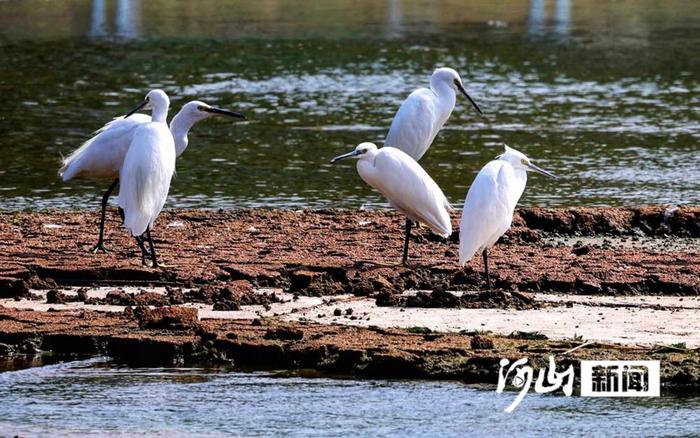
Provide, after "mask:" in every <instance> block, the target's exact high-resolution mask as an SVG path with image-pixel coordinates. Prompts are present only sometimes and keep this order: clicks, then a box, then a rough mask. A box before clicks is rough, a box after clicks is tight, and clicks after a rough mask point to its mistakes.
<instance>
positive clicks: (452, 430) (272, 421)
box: [0, 359, 700, 436]
mask: <svg viewBox="0 0 700 438" xmlns="http://www.w3.org/2000/svg"><path fill="white" fill-rule="evenodd" d="M0 393H1V394H3V403H2V404H0V435H5V434H8V435H12V434H17V433H19V434H21V435H27V436H35V435H47V434H48V433H50V434H51V436H100V435H117V434H122V435H132V436H133V435H136V434H138V435H141V434H145V435H148V436H193V435H194V434H196V435H197V436H230V435H237V436H261V435H266V436H269V435H287V436H289V435H292V436H349V435H353V436H358V435H372V436H378V435H380V436H399V435H400V436H431V435H434V434H437V433H439V434H441V435H442V436H464V434H465V433H470V434H471V435H472V436H507V435H515V434H523V433H527V434H529V435H531V436H540V435H541V436H545V435H546V436H562V435H565V434H573V433H576V434H586V435H587V436H598V435H601V436H602V435H605V436H619V435H627V436H682V435H687V436H690V435H694V434H697V433H700V425H698V423H697V413H698V411H699V410H700V398H698V397H668V396H666V397H662V398H659V399H649V400H642V399H627V400H625V399H590V398H580V397H563V396H540V395H536V394H534V393H533V394H528V395H527V396H526V398H525V399H524V400H523V402H522V403H521V405H520V406H519V407H518V408H517V409H516V411H515V412H514V413H513V414H510V415H509V414H505V413H503V412H502V411H503V408H504V407H505V406H507V405H508V404H510V403H511V401H512V398H513V397H514V395H515V394H513V393H509V394H502V395H499V394H496V393H495V392H494V389H493V388H492V387H483V386H470V385H463V384H460V383H456V382H416V381H379V380H368V381H359V380H348V379H345V380H339V379H330V378H298V377H278V376H276V375H274V374H270V373H238V372H227V371H223V370H217V369H201V368H126V367H119V366H115V365H113V364H110V363H109V362H108V361H107V359H92V360H87V361H81V362H71V363H61V364H56V365H49V366H43V367H38V368H29V369H24V370H20V371H7V372H4V373H0ZM97 408H99V409H97Z"/></svg>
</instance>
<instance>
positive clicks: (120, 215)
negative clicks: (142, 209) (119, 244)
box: [117, 207, 126, 223]
mask: <svg viewBox="0 0 700 438" xmlns="http://www.w3.org/2000/svg"><path fill="white" fill-rule="evenodd" d="M117 211H118V212H119V217H120V218H122V223H124V218H125V217H126V216H124V209H123V208H121V207H119V209H118V210H117Z"/></svg>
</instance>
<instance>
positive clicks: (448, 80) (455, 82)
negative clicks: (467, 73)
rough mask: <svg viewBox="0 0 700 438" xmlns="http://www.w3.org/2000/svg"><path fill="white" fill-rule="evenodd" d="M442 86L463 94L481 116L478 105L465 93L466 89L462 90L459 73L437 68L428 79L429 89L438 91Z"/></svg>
mask: <svg viewBox="0 0 700 438" xmlns="http://www.w3.org/2000/svg"><path fill="white" fill-rule="evenodd" d="M444 86H447V87H449V88H451V89H452V90H454V92H455V93H457V91H459V92H461V93H462V94H464V96H465V97H466V98H467V99H469V102H471V104H472V105H473V106H474V109H476V111H477V112H478V113H479V114H482V115H483V113H482V112H481V108H479V105H477V104H476V102H475V101H474V99H472V98H471V96H470V95H469V93H467V89H466V88H464V84H463V83H462V78H460V77H459V73H457V72H456V71H455V70H454V69H451V68H448V67H442V68H438V69H437V70H435V71H434V72H433V75H432V76H431V77H430V87H431V88H432V89H433V90H437V89H440V88H441V87H444Z"/></svg>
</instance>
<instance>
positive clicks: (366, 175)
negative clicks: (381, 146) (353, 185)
mask: <svg viewBox="0 0 700 438" xmlns="http://www.w3.org/2000/svg"><path fill="white" fill-rule="evenodd" d="M378 153H379V151H378V150H376V149H375V150H370V151H368V152H367V153H366V154H364V155H363V156H362V157H360V159H359V160H357V173H358V174H359V175H360V178H362V179H363V180H364V181H365V182H366V183H367V184H369V185H370V186H372V187H374V188H375V189H377V177H378V172H377V169H376V168H375V167H374V160H375V158H377V154H378ZM377 190H378V189H377Z"/></svg>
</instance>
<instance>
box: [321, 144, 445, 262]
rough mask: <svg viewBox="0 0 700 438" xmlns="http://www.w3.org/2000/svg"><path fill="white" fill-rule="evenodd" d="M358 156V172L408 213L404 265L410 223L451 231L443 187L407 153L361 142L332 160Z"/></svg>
mask: <svg viewBox="0 0 700 438" xmlns="http://www.w3.org/2000/svg"><path fill="white" fill-rule="evenodd" d="M345 158H357V159H358V161H357V173H359V174H360V177H361V178H362V179H363V180H364V181H365V182H366V183H367V184H369V185H370V186H372V187H373V188H374V189H376V190H377V191H378V192H379V193H381V194H382V195H383V196H384V197H385V198H386V199H387V201H389V203H390V204H391V205H392V206H393V207H394V208H395V209H397V210H398V211H400V212H401V213H403V214H404V215H406V235H405V238H404V246H403V258H402V262H403V264H406V261H407V260H408V239H409V237H410V235H411V225H412V223H413V222H417V221H420V222H421V223H424V224H426V225H427V226H428V227H430V229H431V230H433V232H435V233H436V234H439V235H440V236H443V237H449V236H450V235H451V234H452V223H451V222H450V211H451V210H452V208H451V207H450V204H449V202H447V198H445V195H444V194H443V193H442V190H440V187H438V185H437V184H436V183H435V181H433V179H432V178H431V177H430V175H428V174H427V173H426V171H425V170H423V168H422V167H421V166H420V164H418V162H416V160H414V159H413V158H411V157H410V156H408V155H407V154H406V153H405V152H403V151H401V150H399V149H396V148H394V147H389V146H385V147H383V148H381V149H377V146H376V145H375V144H374V143H360V144H359V145H358V146H357V147H356V148H355V150H354V151H352V152H349V153H347V154H344V155H340V156H338V157H335V158H333V159H332V160H331V163H335V162H337V161H339V160H342V159H345Z"/></svg>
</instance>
